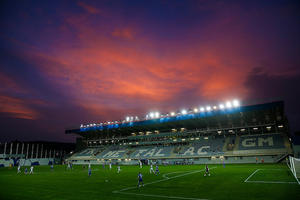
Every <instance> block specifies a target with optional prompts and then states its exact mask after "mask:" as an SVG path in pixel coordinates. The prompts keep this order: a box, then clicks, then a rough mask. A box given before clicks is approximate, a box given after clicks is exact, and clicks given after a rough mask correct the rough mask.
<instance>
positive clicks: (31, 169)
mask: <svg viewBox="0 0 300 200" xmlns="http://www.w3.org/2000/svg"><path fill="white" fill-rule="evenodd" d="M29 174H33V165H31V167H30V172H29Z"/></svg>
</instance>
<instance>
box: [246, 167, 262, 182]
mask: <svg viewBox="0 0 300 200" xmlns="http://www.w3.org/2000/svg"><path fill="white" fill-rule="evenodd" d="M259 170H260V169H257V170H255V171H254V172H253V173H252V174H250V176H248V178H246V180H244V182H245V183H246V182H247V181H248V180H249V179H250V178H251V177H252V176H253V175H254V174H255V173H256V172H258V171H259Z"/></svg>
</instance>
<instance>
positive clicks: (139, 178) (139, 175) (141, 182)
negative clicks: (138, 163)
mask: <svg viewBox="0 0 300 200" xmlns="http://www.w3.org/2000/svg"><path fill="white" fill-rule="evenodd" d="M141 184H142V186H143V187H144V182H143V175H142V174H141V172H139V174H138V185H137V187H141Z"/></svg>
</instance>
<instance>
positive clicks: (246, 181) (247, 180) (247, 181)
mask: <svg viewBox="0 0 300 200" xmlns="http://www.w3.org/2000/svg"><path fill="white" fill-rule="evenodd" d="M259 170H273V171H274V170H280V171H282V170H284V169H257V170H255V171H254V172H253V173H252V174H251V175H250V176H249V177H248V178H247V179H246V180H245V181H244V182H245V183H287V184H295V183H297V182H289V181H249V179H250V178H251V177H252V176H253V175H254V174H256V173H257V172H258V171H259Z"/></svg>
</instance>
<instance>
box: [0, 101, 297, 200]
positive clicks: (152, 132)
mask: <svg viewBox="0 0 300 200" xmlns="http://www.w3.org/2000/svg"><path fill="white" fill-rule="evenodd" d="M65 133H66V134H75V135H77V136H78V139H77V144H76V145H77V150H76V151H75V152H71V154H67V155H65V156H64V157H60V159H59V157H57V156H56V157H53V156H52V158H50V157H51V156H49V155H48V156H47V155H44V156H41V157H40V156H39V155H38V154H39V153H38V152H37V153H33V151H32V154H33V155H31V156H30V155H29V156H28V155H26V154H20V153H18V154H17V153H16V154H9V153H6V154H5V153H4V154H2V158H3V159H1V163H2V165H3V166H4V165H5V168H2V169H0V170H1V174H2V179H1V185H2V186H3V187H4V188H6V189H7V192H2V194H1V195H4V196H3V199H10V198H11V199H17V198H18V195H21V196H22V197H23V198H25V199H27V198H28V199H29V198H30V199H35V197H36V196H37V197H36V198H37V199H39V198H38V197H39V196H42V195H45V197H43V199H53V198H55V196H53V194H51V193H52V192H53V189H49V190H45V189H43V188H45V186H46V188H48V187H49V188H53V187H55V188H56V189H55V190H56V192H55V193H57V192H59V193H60V195H61V198H63V199H82V198H84V197H86V198H89V199H99V198H100V199H132V198H137V199H194V200H196V199H241V198H242V199H254V198H255V199H284V198H285V195H287V193H288V194H289V195H290V197H289V199H298V198H299V195H300V192H299V191H300V189H299V187H300V186H299V174H300V173H299V172H300V171H299V169H300V161H299V159H296V158H294V157H293V156H294V153H295V152H294V151H293V145H292V143H291V139H290V135H289V124H288V120H287V118H286V116H285V112H284V103H283V102H282V101H278V102H270V103H264V104H258V105H247V106H242V105H240V103H239V102H238V101H236V100H235V101H232V102H226V103H224V104H220V105H218V106H206V107H199V108H194V109H188V110H181V111H178V112H170V113H167V114H160V113H158V112H152V113H149V114H148V115H146V117H145V118H139V117H131V116H130V117H126V119H125V120H120V121H114V122H103V123H93V124H88V125H83V124H82V125H80V126H79V127H78V128H74V129H68V130H66V131H65ZM22 149H23V147H22ZM22 151H23V150H22ZM27 151H28V150H27ZM16 152H18V150H16ZM24 152H25V151H24ZM10 153H11V152H10ZM49 153H50V152H49ZM27 154H28V153H27ZM41 154H42V153H41ZM44 154H45V153H44ZM54 154H55V153H54ZM45 157H47V158H45ZM48 157H49V158H48ZM54 160H56V162H54ZM29 161H30V162H29ZM36 162H37V163H36ZM52 162H53V163H52ZM32 163H35V164H32ZM54 163H56V165H54V167H53V164H54ZM61 164H62V165H61ZM18 165H21V166H22V168H25V167H26V166H28V167H29V166H32V165H35V169H34V170H35V171H34V173H33V175H31V176H30V177H28V175H27V176H26V175H23V173H22V172H21V173H20V174H19V175H18V176H16V175H15V173H16V167H13V166H18ZM50 165H51V170H49V169H50V167H49V166H50ZM8 166H10V167H8ZM53 168H54V169H53ZM153 168H154V169H155V170H154V169H153ZM7 169H8V170H7ZM138 173H141V174H143V183H142V187H140V186H141V185H139V186H137V185H136V177H137V175H138ZM12 175H14V178H11V176H12ZM206 175H208V176H206ZM4 177H9V179H4ZM59 177H63V179H61V180H63V181H61V180H60V179H59ZM20 179H21V180H20ZM26 179H27V180H26ZM44 179H46V182H44V181H45V180H44ZM4 180H5V182H7V181H12V182H15V181H17V182H18V181H26V185H34V187H37V188H39V189H40V190H34V191H35V197H34V198H32V197H31V195H32V193H31V192H30V190H29V191H27V190H26V189H25V190H24V186H22V187H20V186H19V187H20V188H19V190H20V191H21V193H22V194H20V193H13V192H12V191H10V190H9V189H10V188H9V187H6V186H5V184H4ZM59 180H60V181H59ZM28 181H29V183H28ZM30 181H32V182H30ZM34 181H39V182H40V183H41V185H39V186H37V185H35V184H34ZM6 185H7V184H6ZM8 185H9V183H8ZM17 187H18V186H17ZM57 187H58V188H57ZM232 187H234V189H233V190H232V189H231V188H232ZM25 188H27V189H28V187H27V186H26V187H25ZM83 188H84V192H82V190H83ZM37 191H39V192H40V194H38V195H36V193H39V192H37ZM12 194H13V195H12ZM246 194H247V195H246ZM102 195H105V198H102ZM99 196H101V197H99ZM59 199H60V198H59Z"/></svg>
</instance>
